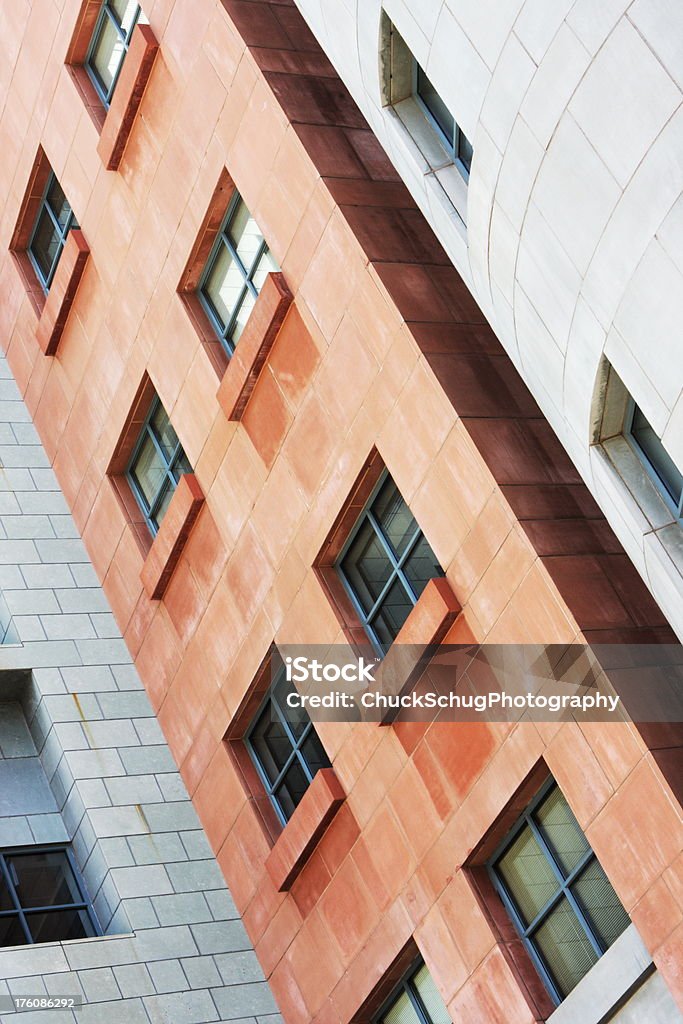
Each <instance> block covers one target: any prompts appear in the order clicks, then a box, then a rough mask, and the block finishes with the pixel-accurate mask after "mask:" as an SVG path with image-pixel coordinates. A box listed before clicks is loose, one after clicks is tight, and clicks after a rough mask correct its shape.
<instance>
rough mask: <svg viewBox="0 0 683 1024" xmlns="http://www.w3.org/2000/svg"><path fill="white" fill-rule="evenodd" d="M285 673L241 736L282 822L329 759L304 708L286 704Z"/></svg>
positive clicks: (287, 686)
mask: <svg viewBox="0 0 683 1024" xmlns="http://www.w3.org/2000/svg"><path fill="white" fill-rule="evenodd" d="M292 692H294V686H293V684H292V683H290V682H288V681H287V678H286V676H285V673H284V672H282V673H281V674H280V676H279V678H278V679H277V680H276V682H275V683H274V684H273V686H272V687H271V690H270V693H269V694H268V697H267V698H266V700H265V702H264V703H263V704H262V705H261V708H260V709H259V711H258V714H257V715H256V717H255V719H254V722H253V724H252V725H251V727H250V728H249V730H248V732H247V734H246V735H245V737H244V739H245V742H246V745H247V749H248V750H249V753H250V754H251V757H252V760H253V761H254V764H255V765H256V768H257V770H258V773H259V775H260V776H261V779H262V781H263V784H264V786H265V788H266V792H267V793H268V796H269V797H270V800H271V802H272V804H273V806H274V808H275V810H276V812H277V815H278V817H279V819H280V821H281V822H282V824H283V825H284V824H286V823H287V822H288V821H289V819H290V818H291V816H292V814H293V813H294V811H295V809H296V807H297V806H298V805H299V803H300V802H301V798H302V797H303V795H304V793H305V792H306V790H307V789H308V787H309V786H310V784H311V782H312V781H313V776H314V775H315V773H316V772H317V771H318V770H319V769H320V768H329V766H330V762H329V760H328V757H327V754H326V753H325V750H324V748H323V745H322V743H321V742H320V740H319V739H318V734H317V733H316V731H315V729H314V727H313V723H312V722H311V720H310V718H309V717H308V714H307V713H306V710H305V709H304V708H290V707H288V706H287V695H288V694H289V693H292Z"/></svg>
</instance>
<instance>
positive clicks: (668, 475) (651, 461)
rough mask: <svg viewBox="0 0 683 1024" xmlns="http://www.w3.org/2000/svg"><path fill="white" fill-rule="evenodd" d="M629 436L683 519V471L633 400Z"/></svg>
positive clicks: (628, 418)
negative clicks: (682, 471)
mask: <svg viewBox="0 0 683 1024" xmlns="http://www.w3.org/2000/svg"><path fill="white" fill-rule="evenodd" d="M626 436H627V437H628V438H629V439H630V440H631V442H632V444H633V447H634V448H635V450H636V452H637V453H638V455H639V456H640V458H641V459H642V460H643V462H644V463H645V466H646V467H647V469H648V471H649V472H650V475H651V476H652V478H653V479H654V481H655V482H656V483H657V484H658V486H659V488H660V490H661V491H662V492H663V494H664V497H665V498H666V499H667V500H668V502H669V504H670V505H671V507H672V508H673V510H674V511H675V513H676V516H677V517H678V519H681V520H683V473H681V472H680V470H679V469H678V467H677V466H676V464H675V462H674V461H673V459H672V458H671V456H670V455H669V453H668V452H667V451H666V449H665V447H664V445H663V444H662V442H661V441H660V439H659V437H658V436H657V434H656V433H655V431H654V430H653V428H652V427H651V426H650V424H649V423H648V421H647V420H646V419H645V416H644V415H643V413H642V411H641V410H640V409H639V408H638V406H637V405H636V404H635V402H633V401H632V402H631V403H630V407H629V410H628V413H627V423H626Z"/></svg>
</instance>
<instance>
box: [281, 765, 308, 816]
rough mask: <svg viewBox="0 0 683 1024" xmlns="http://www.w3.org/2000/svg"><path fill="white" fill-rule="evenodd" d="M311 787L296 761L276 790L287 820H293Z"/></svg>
mask: <svg viewBox="0 0 683 1024" xmlns="http://www.w3.org/2000/svg"><path fill="white" fill-rule="evenodd" d="M309 785H310V783H309V781H308V778H307V777H306V774H305V772H304V770H303V768H302V767H301V765H300V764H299V762H298V761H297V760H296V759H295V760H294V761H292V764H291V765H290V767H289V768H288V769H287V773H286V775H285V777H284V779H283V781H282V782H281V783H280V785H279V786H278V788H277V789H276V790H275V799H276V800H277V802H278V803H279V805H280V807H281V809H282V813H283V814H284V816H285V817H286V818H291V816H292V814H293V813H294V811H295V809H296V808H297V807H298V805H299V803H300V802H301V798H302V796H303V795H304V793H305V792H306V790H307V789H308V787H309Z"/></svg>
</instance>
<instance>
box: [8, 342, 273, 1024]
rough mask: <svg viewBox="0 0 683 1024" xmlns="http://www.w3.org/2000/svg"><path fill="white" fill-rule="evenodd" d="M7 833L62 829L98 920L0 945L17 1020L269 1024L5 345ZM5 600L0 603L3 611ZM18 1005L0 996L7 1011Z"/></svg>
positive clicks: (40, 839) (259, 986)
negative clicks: (94, 930) (97, 927)
mask: <svg viewBox="0 0 683 1024" xmlns="http://www.w3.org/2000/svg"><path fill="white" fill-rule="evenodd" d="M0 462H1V464H2V467H1V468H0V593H1V594H2V599H1V600H0V636H3V637H4V638H5V642H4V643H2V644H1V645H0V705H1V706H0V847H8V846H13V845H24V844H32V843H44V842H58V841H64V840H71V841H72V844H73V850H74V853H75V856H76V859H77V861H78V864H79V866H80V868H81V871H82V872H83V877H84V879H85V883H86V885H87V887H88V891H89V894H90V896H91V898H92V900H93V904H94V907H95V912H96V914H97V917H98V919H99V921H100V923H101V925H102V928H103V931H104V932H105V933H106V934H105V935H103V936H102V937H98V938H94V939H86V940H78V941H69V942H63V943H51V944H46V945H37V946H25V947H19V948H13V949H7V948H5V949H2V948H0V1003H1V1002H2V998H3V996H4V997H5V998H6V997H7V995H8V994H10V993H11V994H15V995H16V994H26V993H30V994H35V995H38V994H40V993H44V994H68V993H71V994H78V995H80V996H82V998H83V1002H84V1005H83V1009H81V1010H80V1011H78V1012H77V1013H76V1014H75V1015H74V1013H73V1012H72V1011H67V1012H65V1011H53V1010H35V1011H33V1010H29V1011H23V1012H22V1015H21V1017H17V1021H21V1024H51V1022H52V1021H55V1022H59V1024H70V1022H73V1024H91V1022H95V1021H96V1022H97V1024H103V1022H104V1024H119V1022H120V1024H150V1022H152V1024H205V1022H209V1021H212V1022H220V1021H236V1020H239V1021H240V1024H256V1022H259V1024H278V1022H279V1017H278V1015H277V1014H278V1011H277V1007H276V1005H275V1003H274V1001H273V997H272V995H271V992H270V989H269V987H268V985H267V983H266V982H265V981H264V977H263V974H262V972H261V968H260V966H259V964H258V962H257V960H256V956H255V954H254V952H253V950H252V948H251V945H250V942H249V939H248V937H247V934H246V932H245V930H244V927H243V925H242V922H241V921H240V919H239V915H238V914H237V911H236V910H235V906H234V904H233V901H232V899H231V897H230V893H229V891H228V890H227V888H226V886H225V882H224V880H223V877H222V875H221V872H220V870H219V868H218V866H217V864H216V861H215V859H214V857H213V854H212V852H211V849H210V848H209V845H208V843H207V841H206V838H205V836H204V833H203V831H202V830H201V826H200V824H199V821H198V819H197V816H196V814H195V812H194V809H193V807H192V804H191V802H190V801H189V799H188V797H187V793H186V791H185V788H184V786H183V783H182V780H181V778H180V776H179V775H178V772H177V770H176V768H175V765H174V763H173V760H172V758H171V755H170V752H169V750H168V748H167V746H166V744H165V742H164V737H163V735H162V733H161V730H160V728H159V726H158V724H157V721H156V718H155V717H154V713H153V711H152V708H151V705H150V703H149V701H148V699H147V696H146V693H145V691H144V689H143V687H142V685H141V683H140V680H139V678H138V676H137V673H136V671H135V668H134V666H133V665H132V663H131V660H130V656H129V654H128V651H127V649H126V646H125V643H124V641H123V639H122V638H121V636H120V634H119V633H118V631H117V629H116V626H115V623H114V620H113V618H112V616H111V614H110V610H109V608H108V605H107V602H106V599H105V596H104V594H103V592H102V590H101V588H100V587H99V583H98V580H97V578H96V576H95V573H94V571H93V569H92V566H91V565H90V562H89V560H88V556H87V554H86V551H85V548H84V547H83V544H82V543H81V541H80V539H79V537H78V534H77V531H76V530H75V527H74V524H73V521H72V519H71V516H70V515H69V512H68V508H67V506H66V503H65V501H64V499H63V497H62V495H61V493H60V490H59V486H58V484H57V481H56V478H55V476H54V474H53V473H52V470H51V469H50V467H49V463H48V460H47V458H46V456H45V453H44V451H43V449H42V447H41V445H40V442H39V439H38V436H37V434H36V433H35V430H34V428H33V425H32V424H31V421H30V417H29V415H28V412H27V410H26V408H25V406H24V404H23V402H22V401H21V396H20V395H19V392H18V390H17V388H16V385H15V384H14V381H13V380H12V378H11V374H10V371H9V369H8V367H7V363H6V361H5V360H4V359H1V358H0ZM5 609H6V613H5ZM13 1018H14V1014H13V1013H11V1012H6V1011H5V1010H4V1007H2V1008H0V1020H1V1021H2V1022H3V1024H4V1022H5V1021H8V1020H11V1019H13Z"/></svg>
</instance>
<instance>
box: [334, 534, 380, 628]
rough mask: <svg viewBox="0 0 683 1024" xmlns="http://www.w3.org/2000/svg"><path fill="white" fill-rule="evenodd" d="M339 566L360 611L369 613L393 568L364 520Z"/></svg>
mask: <svg viewBox="0 0 683 1024" xmlns="http://www.w3.org/2000/svg"><path fill="white" fill-rule="evenodd" d="M341 567H342V570H343V572H344V573H345V575H346V577H347V579H348V581H349V583H350V585H351V587H352V588H353V591H354V594H355V595H356V598H357V600H358V601H359V602H360V604H361V606H362V608H363V609H364V611H365V612H366V613H368V612H370V611H371V610H372V608H373V606H374V604H375V602H376V601H377V598H378V597H379V595H380V594H381V592H382V590H383V589H384V587H385V585H386V584H387V583H388V582H389V577H390V576H391V573H392V565H391V561H390V560H389V556H388V555H387V553H386V551H385V550H384V547H383V546H382V543H381V542H380V540H379V539H378V537H377V535H376V533H375V531H374V529H373V528H372V526H371V524H370V523H369V522H368V521H367V520H366V521H365V522H364V523H363V524H362V526H361V528H360V529H359V531H358V533H357V534H356V537H355V539H354V540H353V542H352V544H351V546H350V547H349V550H348V551H347V553H346V555H345V556H344V558H343V560H342V563H341Z"/></svg>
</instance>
